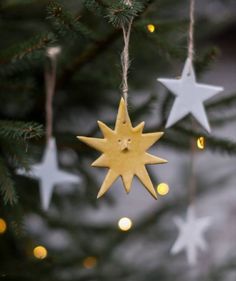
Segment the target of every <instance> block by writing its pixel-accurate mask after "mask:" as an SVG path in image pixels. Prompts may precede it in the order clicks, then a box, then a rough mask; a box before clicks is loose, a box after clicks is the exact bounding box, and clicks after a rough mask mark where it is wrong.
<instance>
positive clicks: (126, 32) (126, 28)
mask: <svg viewBox="0 0 236 281" xmlns="http://www.w3.org/2000/svg"><path fill="white" fill-rule="evenodd" d="M124 4H125V5H128V6H130V7H132V2H131V1H130V0H125V1H124ZM132 23H133V17H132V18H131V19H130V21H129V22H128V24H122V26H121V28H122V31H123V38H124V49H123V51H122V53H121V67H122V93H123V97H124V100H125V104H126V106H127V104H128V91H129V86H128V71H129V67H130V61H129V42H130V33H131V27H132Z"/></svg>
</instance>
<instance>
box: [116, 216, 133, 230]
mask: <svg viewBox="0 0 236 281" xmlns="http://www.w3.org/2000/svg"><path fill="white" fill-rule="evenodd" d="M132 224H133V223H132V221H131V219H130V218H127V217H124V218H121V219H120V220H119V222H118V226H119V228H120V230H121V231H128V230H130V229H131V227H132Z"/></svg>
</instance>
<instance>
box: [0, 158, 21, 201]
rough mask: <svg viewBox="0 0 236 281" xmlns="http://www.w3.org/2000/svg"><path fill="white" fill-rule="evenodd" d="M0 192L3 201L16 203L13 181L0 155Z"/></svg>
mask: <svg viewBox="0 0 236 281" xmlns="http://www.w3.org/2000/svg"><path fill="white" fill-rule="evenodd" d="M0 175H1V177H0V192H1V193H2V195H3V200H4V203H5V204H7V203H9V204H11V205H13V204H15V203H17V200H18V198H17V195H16V191H15V186H14V181H13V180H12V177H11V173H10V171H9V169H8V168H7V166H6V164H5V161H4V159H3V158H1V157H0Z"/></svg>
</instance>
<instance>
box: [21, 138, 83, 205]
mask: <svg viewBox="0 0 236 281" xmlns="http://www.w3.org/2000/svg"><path fill="white" fill-rule="evenodd" d="M18 174H21V175H27V176H28V177H30V178H33V179H37V180H39V182H40V197H41V203H42V208H43V209H44V210H47V209H48V208H49V204H50V201H51V198H52V193H53V189H54V186H55V185H60V184H63V183H70V184H75V183H78V181H79V177H78V176H76V175H73V174H70V173H68V172H64V171H62V170H60V169H59V167H58V162H57V147H56V141H55V139H54V138H51V139H50V140H49V141H48V144H47V146H46V149H45V151H44V155H43V160H42V162H41V163H39V164H34V165H32V166H31V170H30V172H25V171H23V170H19V171H18Z"/></svg>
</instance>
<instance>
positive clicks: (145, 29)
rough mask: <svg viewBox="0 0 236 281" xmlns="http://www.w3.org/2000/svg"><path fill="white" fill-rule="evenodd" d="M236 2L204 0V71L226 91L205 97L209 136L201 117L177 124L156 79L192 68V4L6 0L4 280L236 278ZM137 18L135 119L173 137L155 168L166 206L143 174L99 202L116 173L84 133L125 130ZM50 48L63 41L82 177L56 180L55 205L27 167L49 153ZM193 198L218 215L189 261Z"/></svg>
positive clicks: (57, 105) (74, 160)
mask: <svg viewBox="0 0 236 281" xmlns="http://www.w3.org/2000/svg"><path fill="white" fill-rule="evenodd" d="M235 8H236V6H235V3H234V1H230V0H228V1H226V0H225V1H222V0H221V1H220V0H215V1H214V3H213V2H212V1H210V0H209V1H204V3H203V2H202V1H196V9H195V34H194V35H195V37H194V38H195V45H196V48H195V55H194V67H195V71H196V75H197V79H198V81H201V82H204V83H207V84H212V85H218V86H224V87H225V91H224V92H223V93H221V94H219V95H216V96H214V97H213V98H211V100H209V101H208V102H206V103H205V109H206V111H207V115H208V118H209V122H210V124H211V129H212V132H211V134H210V133H208V132H206V131H205V130H204V128H202V127H201V126H199V124H198V123H196V122H195V121H194V122H193V121H192V119H191V117H190V116H189V115H188V116H187V117H186V118H184V119H183V120H181V121H179V122H177V123H176V124H174V126H172V127H171V128H168V129H166V128H165V125H166V122H167V119H168V115H169V113H170V110H171V107H172V105H173V102H174V96H173V95H171V94H170V93H169V92H168V90H166V89H164V87H162V86H161V84H160V83H158V82H157V81H156V80H157V78H158V77H172V78H174V79H176V77H177V76H180V75H181V71H182V68H183V65H184V61H185V59H186V56H187V45H188V39H189V38H188V30H189V1H187V0H181V1H173V0H156V1H153V0H132V1H118V0H83V1H82V0H81V1H72V0H67V1H65V0H61V1H59V0H58V1H44V0H42V1H35V0H2V1H1V3H0V12H1V19H0V22H1V29H0V33H1V44H0V101H1V102H0V109H1V111H0V112H1V116H0V144H1V154H0V191H1V197H0V200H1V203H0V277H1V279H2V280H24V281H26V280H32V281H37V280H58V281H60V280H62V281H64V280H68V281H73V280H80V281H86V280H91V281H95V280H101V281H106V280H112V281H121V280H122V281H126V280H127V281H132V280H135V281H144V280H149V281H154V280H162V281H169V280H176V281H180V280H181V281H185V280H186V281H187V280H204V281H205V280H206V281H213V280H214V281H218V280H228V281H234V280H235V278H236V273H235V268H236V264H235V253H234V252H235V251H234V247H235V241H234V240H235V239H234V237H235V234H236V233H235V232H236V231H235V227H233V226H234V213H235V207H234V206H235V193H234V190H233V189H234V188H235V187H234V183H235V181H234V155H235V152H236V142H235V141H234V139H235V133H234V130H232V129H233V128H234V122H236V116H235V102H236V94H235V89H236V83H235V78H234V76H235V62H234V60H235V54H234V52H233V50H234V49H233V47H234V44H235V42H234V40H233V39H232V34H233V32H234V31H235V18H234V11H235ZM131 20H133V25H132V29H131V37H130V44H129V52H130V68H129V96H128V111H129V115H130V119H131V120H132V124H133V126H134V127H135V126H137V125H138V124H139V123H140V122H141V121H143V120H145V128H144V133H149V132H164V136H163V137H162V138H161V139H160V140H159V141H158V143H157V145H156V146H155V145H154V146H153V147H152V148H151V154H153V155H155V156H157V155H158V157H159V156H160V157H161V158H165V159H167V160H168V164H165V165H157V166H151V167H148V168H147V169H148V173H149V175H150V178H151V180H152V183H153V185H154V186H155V189H156V190H157V193H158V196H157V197H158V198H157V201H156V200H154V199H153V198H152V197H151V196H150V194H148V192H147V191H146V190H145V189H144V188H143V187H142V185H141V184H140V183H139V181H138V180H136V179H135V180H134V181H133V183H132V187H131V191H130V194H129V195H127V194H126V193H125V191H124V189H123V187H122V182H121V179H119V180H118V181H116V182H115V184H113V186H112V188H111V189H110V190H109V191H108V192H107V193H106V194H105V195H104V196H103V197H102V198H101V199H99V200H98V199H97V193H98V191H99V188H100V186H101V184H102V181H103V177H104V176H105V174H106V171H105V169H98V168H91V167H90V164H91V163H92V162H94V160H95V159H96V158H97V157H98V156H99V153H98V152H96V151H94V150H93V149H91V148H89V147H87V146H86V145H85V144H83V143H82V142H80V141H79V140H78V139H77V138H76V136H85V135H86V136H90V137H96V138H101V132H100V130H99V127H98V126H97V120H102V121H103V122H104V123H106V124H107V125H108V126H109V127H110V128H112V129H113V128H114V124H115V120H116V114H117V110H118V105H119V102H120V98H121V96H122V90H121V79H122V67H121V63H120V54H121V51H122V50H123V47H124V42H123V33H122V27H123V26H127V25H128V23H129V22H130V21H131ZM50 48H56V50H60V54H59V53H58V54H57V55H56V65H57V67H56V73H54V74H55V77H54V78H55V81H53V77H49V82H48V83H49V84H50V83H52V82H55V83H56V84H55V85H53V86H55V89H54V98H53V102H52V106H53V127H52V131H53V136H54V138H55V145H56V146H55V147H54V148H55V149H56V150H57V157H58V163H59V164H58V167H57V168H58V169H60V171H64V172H65V173H66V174H67V175H69V174H73V175H74V176H75V177H77V178H78V179H79V181H78V183H77V182H76V181H70V182H69V183H68V182H67V183H66V184H65V183H63V182H62V183H60V181H58V182H56V181H55V182H56V183H58V184H56V185H55V187H54V189H53V192H52V194H51V195H52V198H51V202H50V205H49V208H48V210H47V211H46V210H44V209H42V207H41V202H40V186H39V185H40V182H39V180H37V179H35V178H32V177H27V176H25V175H22V174H21V175H19V170H22V169H23V170H24V171H27V172H30V171H31V169H32V165H33V164H35V163H39V162H42V158H43V155H44V151H45V147H46V140H47V134H46V133H47V132H48V131H47V130H46V127H47V125H48V119H47V118H48V112H47V109H46V108H45V102H46V101H47V95H46V93H47V90H48V89H46V90H45V83H46V82H47V74H48V71H49V72H50V71H51V70H52V65H51V61H50V56H49V55H48V50H50ZM54 50H55V49H54ZM53 59H55V57H54V58H53ZM177 78H178V77H177ZM49 84H47V86H48V85H49ZM50 85H52V84H50ZM51 121H52V120H51ZM100 125H101V123H100ZM100 128H101V127H100ZM107 130H108V129H107ZM156 150H157V151H156ZM193 151H194V153H193ZM50 172H51V171H50V170H48V176H47V177H49V176H50ZM191 186H194V189H195V190H194V195H193V194H192V192H193V189H191ZM231 194H232V195H231ZM193 197H194V202H195V205H196V213H197V217H200V218H201V217H211V224H210V226H209V228H208V229H207V233H206V234H205V233H204V236H205V239H206V241H207V243H208V249H207V250H206V251H199V253H198V255H199V256H198V262H197V264H195V265H194V266H189V265H188V263H187V260H186V257H185V256H184V253H182V252H181V253H178V255H174V256H173V255H171V248H172V246H173V244H174V242H175V240H176V238H177V235H178V228H177V227H176V225H175V222H177V225H178V223H179V220H178V218H177V220H176V218H175V217H176V216H181V217H184V216H185V213H186V210H187V208H188V206H189V205H190V202H191V201H192V200H193ZM188 213H189V212H188ZM184 219H185V218H184ZM174 221H175V222H174ZM193 231H194V230H193ZM189 239H191V237H189Z"/></svg>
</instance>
